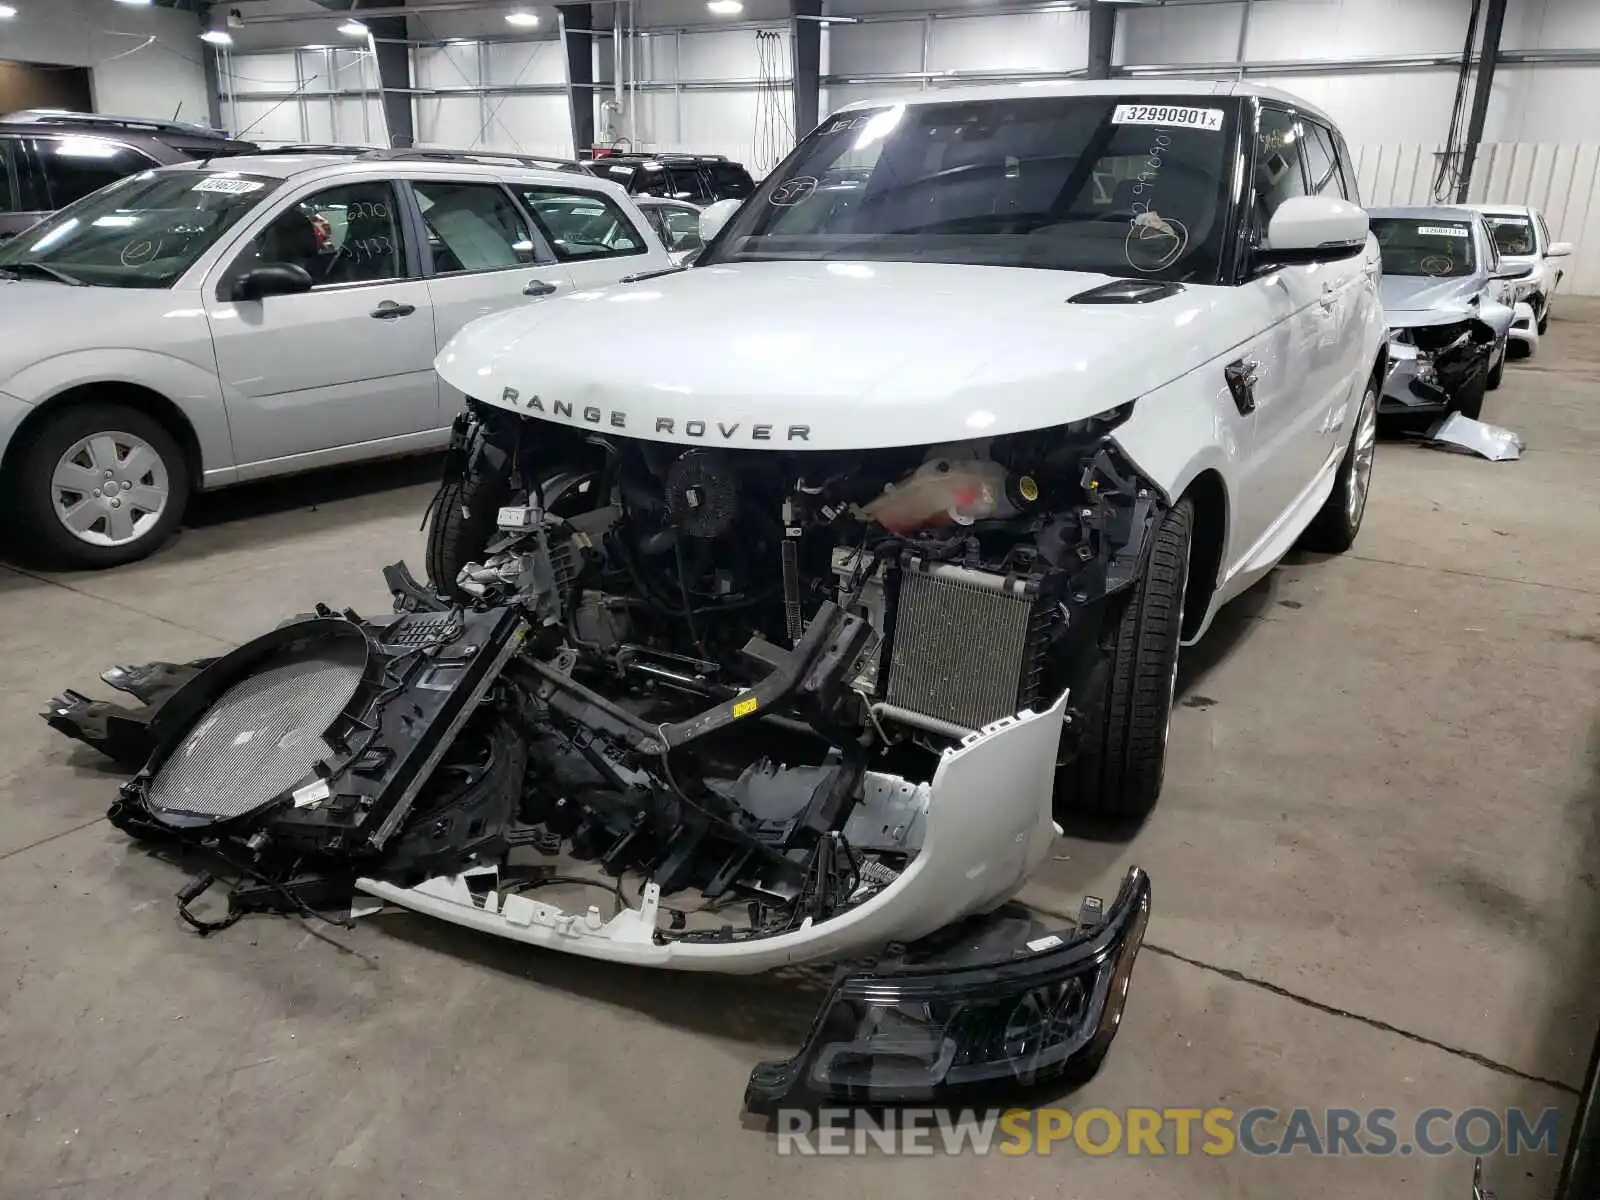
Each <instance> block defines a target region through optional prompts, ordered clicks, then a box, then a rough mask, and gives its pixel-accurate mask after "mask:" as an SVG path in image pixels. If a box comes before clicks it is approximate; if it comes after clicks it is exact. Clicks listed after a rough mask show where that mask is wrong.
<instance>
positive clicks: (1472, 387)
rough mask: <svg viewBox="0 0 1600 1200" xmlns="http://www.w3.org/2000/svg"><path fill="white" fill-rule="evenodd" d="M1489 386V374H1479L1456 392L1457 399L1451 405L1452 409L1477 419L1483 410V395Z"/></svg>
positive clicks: (1464, 415)
mask: <svg viewBox="0 0 1600 1200" xmlns="http://www.w3.org/2000/svg"><path fill="white" fill-rule="evenodd" d="M1488 387H1489V380H1488V376H1486V375H1479V376H1478V377H1477V378H1475V379H1474V380H1472V382H1471V383H1469V384H1467V385H1466V386H1465V387H1463V388H1462V389H1461V390H1460V391H1459V392H1457V393H1456V395H1455V400H1454V402H1453V403H1452V404H1451V405H1450V407H1451V409H1453V410H1454V411H1455V412H1458V413H1460V414H1461V415H1462V416H1463V417H1471V418H1472V419H1473V420H1474V421H1476V420H1477V419H1478V414H1479V413H1481V412H1483V397H1484V393H1485V392H1486V391H1487V390H1488Z"/></svg>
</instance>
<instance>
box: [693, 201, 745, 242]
mask: <svg viewBox="0 0 1600 1200" xmlns="http://www.w3.org/2000/svg"><path fill="white" fill-rule="evenodd" d="M743 203H744V201H742V200H718V201H717V202H716V203H715V204H708V205H706V207H705V208H703V209H701V210H700V240H701V242H703V243H704V244H706V245H708V246H709V245H710V244H711V239H712V238H714V237H716V236H717V234H719V233H721V232H722V227H723V226H724V225H726V224H727V223H728V218H729V217H731V216H733V214H734V213H736V212H738V211H739V206H740V205H741V204H743Z"/></svg>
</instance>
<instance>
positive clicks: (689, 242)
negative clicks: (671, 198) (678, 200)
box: [656, 205, 705, 250]
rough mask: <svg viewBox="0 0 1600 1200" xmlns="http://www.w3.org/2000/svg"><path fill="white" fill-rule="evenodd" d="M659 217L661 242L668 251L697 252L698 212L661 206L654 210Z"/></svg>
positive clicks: (697, 210)
mask: <svg viewBox="0 0 1600 1200" xmlns="http://www.w3.org/2000/svg"><path fill="white" fill-rule="evenodd" d="M656 211H657V212H658V213H660V215H661V226H662V228H661V240H662V242H664V243H665V244H666V247H667V249H668V250H698V249H700V247H701V246H703V245H704V244H705V243H703V242H702V241H701V240H700V210H699V209H695V208H679V207H678V206H677V205H662V206H661V207H660V208H659V209H657V210H656Z"/></svg>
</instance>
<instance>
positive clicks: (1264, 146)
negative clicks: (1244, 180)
mask: <svg viewBox="0 0 1600 1200" xmlns="http://www.w3.org/2000/svg"><path fill="white" fill-rule="evenodd" d="M1303 138H1304V132H1303V127H1302V126H1301V124H1300V122H1299V120H1298V119H1296V118H1295V117H1293V116H1291V115H1290V114H1289V113H1287V112H1284V111H1283V110H1282V109H1277V108H1263V109H1262V110H1261V133H1260V136H1259V139H1258V141H1257V145H1256V169H1255V228H1256V233H1257V235H1258V236H1263V237H1264V236H1265V235H1266V232H1267V225H1268V223H1269V222H1270V221H1271V220H1272V214H1273V213H1275V212H1277V211H1278V205H1280V204H1282V203H1283V202H1284V201H1285V200H1288V199H1291V198H1292V197H1295V196H1304V195H1305V194H1306V177H1305V169H1304V166H1303V165H1302V163H1301V152H1302V149H1303V147H1304V144H1305V143H1304V141H1303Z"/></svg>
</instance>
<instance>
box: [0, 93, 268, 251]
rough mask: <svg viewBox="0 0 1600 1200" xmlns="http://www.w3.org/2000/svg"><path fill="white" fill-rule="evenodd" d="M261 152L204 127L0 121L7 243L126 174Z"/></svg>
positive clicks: (99, 120)
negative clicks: (37, 223)
mask: <svg viewBox="0 0 1600 1200" xmlns="http://www.w3.org/2000/svg"><path fill="white" fill-rule="evenodd" d="M256 149H257V147H256V146H255V145H254V144H253V143H251V142H243V141H240V140H238V139H237V138H232V137H229V136H228V135H227V134H225V133H221V132H218V131H217V130H215V129H208V128H206V127H205V126H203V125H190V124H186V123H184V122H181V121H157V120H146V119H144V118H141V117H108V116H104V115H101V114H98V113H72V112H57V111H55V110H33V111H30V112H20V113H10V114H9V115H7V116H3V117H0V241H4V240H5V239H6V238H9V237H11V236H13V235H14V234H18V233H21V232H22V231H23V230H24V229H26V228H28V226H30V225H32V224H33V223H34V222H35V221H38V220H40V219H41V218H43V217H45V216H48V215H49V214H50V213H52V212H54V211H55V210H56V209H58V208H65V207H66V206H67V205H69V204H71V203H72V202H73V201H74V200H77V199H79V198H81V197H83V196H87V195H88V194H89V193H90V192H95V191H99V190H100V189H101V188H103V187H105V186H106V184H108V183H113V182H115V181H116V180H118V179H121V178H122V177H123V176H125V175H135V174H137V173H138V172H140V171H145V170H149V169H150V168H151V167H164V166H168V165H170V164H172V163H179V162H184V161H186V160H189V159H195V158H216V157H219V156H221V155H224V154H250V153H254V152H255V150H256Z"/></svg>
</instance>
